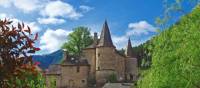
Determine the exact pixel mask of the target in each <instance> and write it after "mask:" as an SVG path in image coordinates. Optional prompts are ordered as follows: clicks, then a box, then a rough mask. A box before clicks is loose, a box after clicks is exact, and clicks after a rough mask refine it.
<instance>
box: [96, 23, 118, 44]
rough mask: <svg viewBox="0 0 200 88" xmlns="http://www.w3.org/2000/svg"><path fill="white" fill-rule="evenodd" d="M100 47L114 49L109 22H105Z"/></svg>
mask: <svg viewBox="0 0 200 88" xmlns="http://www.w3.org/2000/svg"><path fill="white" fill-rule="evenodd" d="M98 46H104V47H113V46H114V45H113V42H112V39H111V36H110V30H109V27H108V24H107V21H105V22H104V24H103V28H102V31H101V35H100V40H99V44H98Z"/></svg>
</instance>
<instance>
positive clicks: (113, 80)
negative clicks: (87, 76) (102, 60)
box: [107, 73, 117, 83]
mask: <svg viewBox="0 0 200 88" xmlns="http://www.w3.org/2000/svg"><path fill="white" fill-rule="evenodd" d="M107 80H108V82H111V83H115V82H117V75H116V74H115V73H112V74H111V75H110V76H108V78H107Z"/></svg>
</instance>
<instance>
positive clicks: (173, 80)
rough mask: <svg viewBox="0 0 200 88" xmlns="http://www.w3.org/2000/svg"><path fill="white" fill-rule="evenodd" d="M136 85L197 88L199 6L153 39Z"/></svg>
mask: <svg viewBox="0 0 200 88" xmlns="http://www.w3.org/2000/svg"><path fill="white" fill-rule="evenodd" d="M148 49H149V50H150V51H152V53H151V55H152V66H151V68H150V69H149V70H148V71H146V72H145V73H144V74H143V75H144V77H143V78H141V80H140V81H138V87H139V88H200V6H197V7H196V8H195V9H193V11H192V12H191V13H190V14H187V15H185V16H183V17H182V18H181V19H180V21H179V22H177V23H176V24H174V25H173V26H171V27H170V28H169V29H166V30H165V31H163V32H162V33H160V34H159V35H158V36H156V37H155V38H154V39H153V40H152V44H151V45H149V47H148Z"/></svg>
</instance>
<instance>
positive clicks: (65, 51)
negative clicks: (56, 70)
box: [63, 49, 68, 60]
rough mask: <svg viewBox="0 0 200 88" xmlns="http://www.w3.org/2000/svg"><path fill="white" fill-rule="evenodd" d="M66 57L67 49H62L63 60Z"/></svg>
mask: <svg viewBox="0 0 200 88" xmlns="http://www.w3.org/2000/svg"><path fill="white" fill-rule="evenodd" d="M67 58H68V52H67V49H63V59H64V60H67Z"/></svg>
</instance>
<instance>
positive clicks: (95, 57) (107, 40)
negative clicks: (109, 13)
mask: <svg viewBox="0 0 200 88" xmlns="http://www.w3.org/2000/svg"><path fill="white" fill-rule="evenodd" d="M83 58H85V59H87V60H88V61H89V64H90V65H91V69H90V75H91V76H92V77H93V78H94V79H96V82H97V84H100V85H101V84H104V83H105V82H107V80H106V79H107V78H108V77H109V76H110V75H112V74H115V75H116V76H117V80H118V81H124V80H127V79H129V80H136V76H137V59H136V58H134V56H133V51H132V46H131V41H130V39H129V41H128V46H127V49H126V56H123V55H120V54H119V53H118V52H117V50H116V48H115V46H114V45H113V42H112V39H111V35H110V31H109V27H108V24H107V22H106V21H105V23H104V24H103V28H102V31H101V35H100V39H98V37H97V33H94V43H93V44H92V45H91V46H89V47H87V48H86V49H84V50H83Z"/></svg>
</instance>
